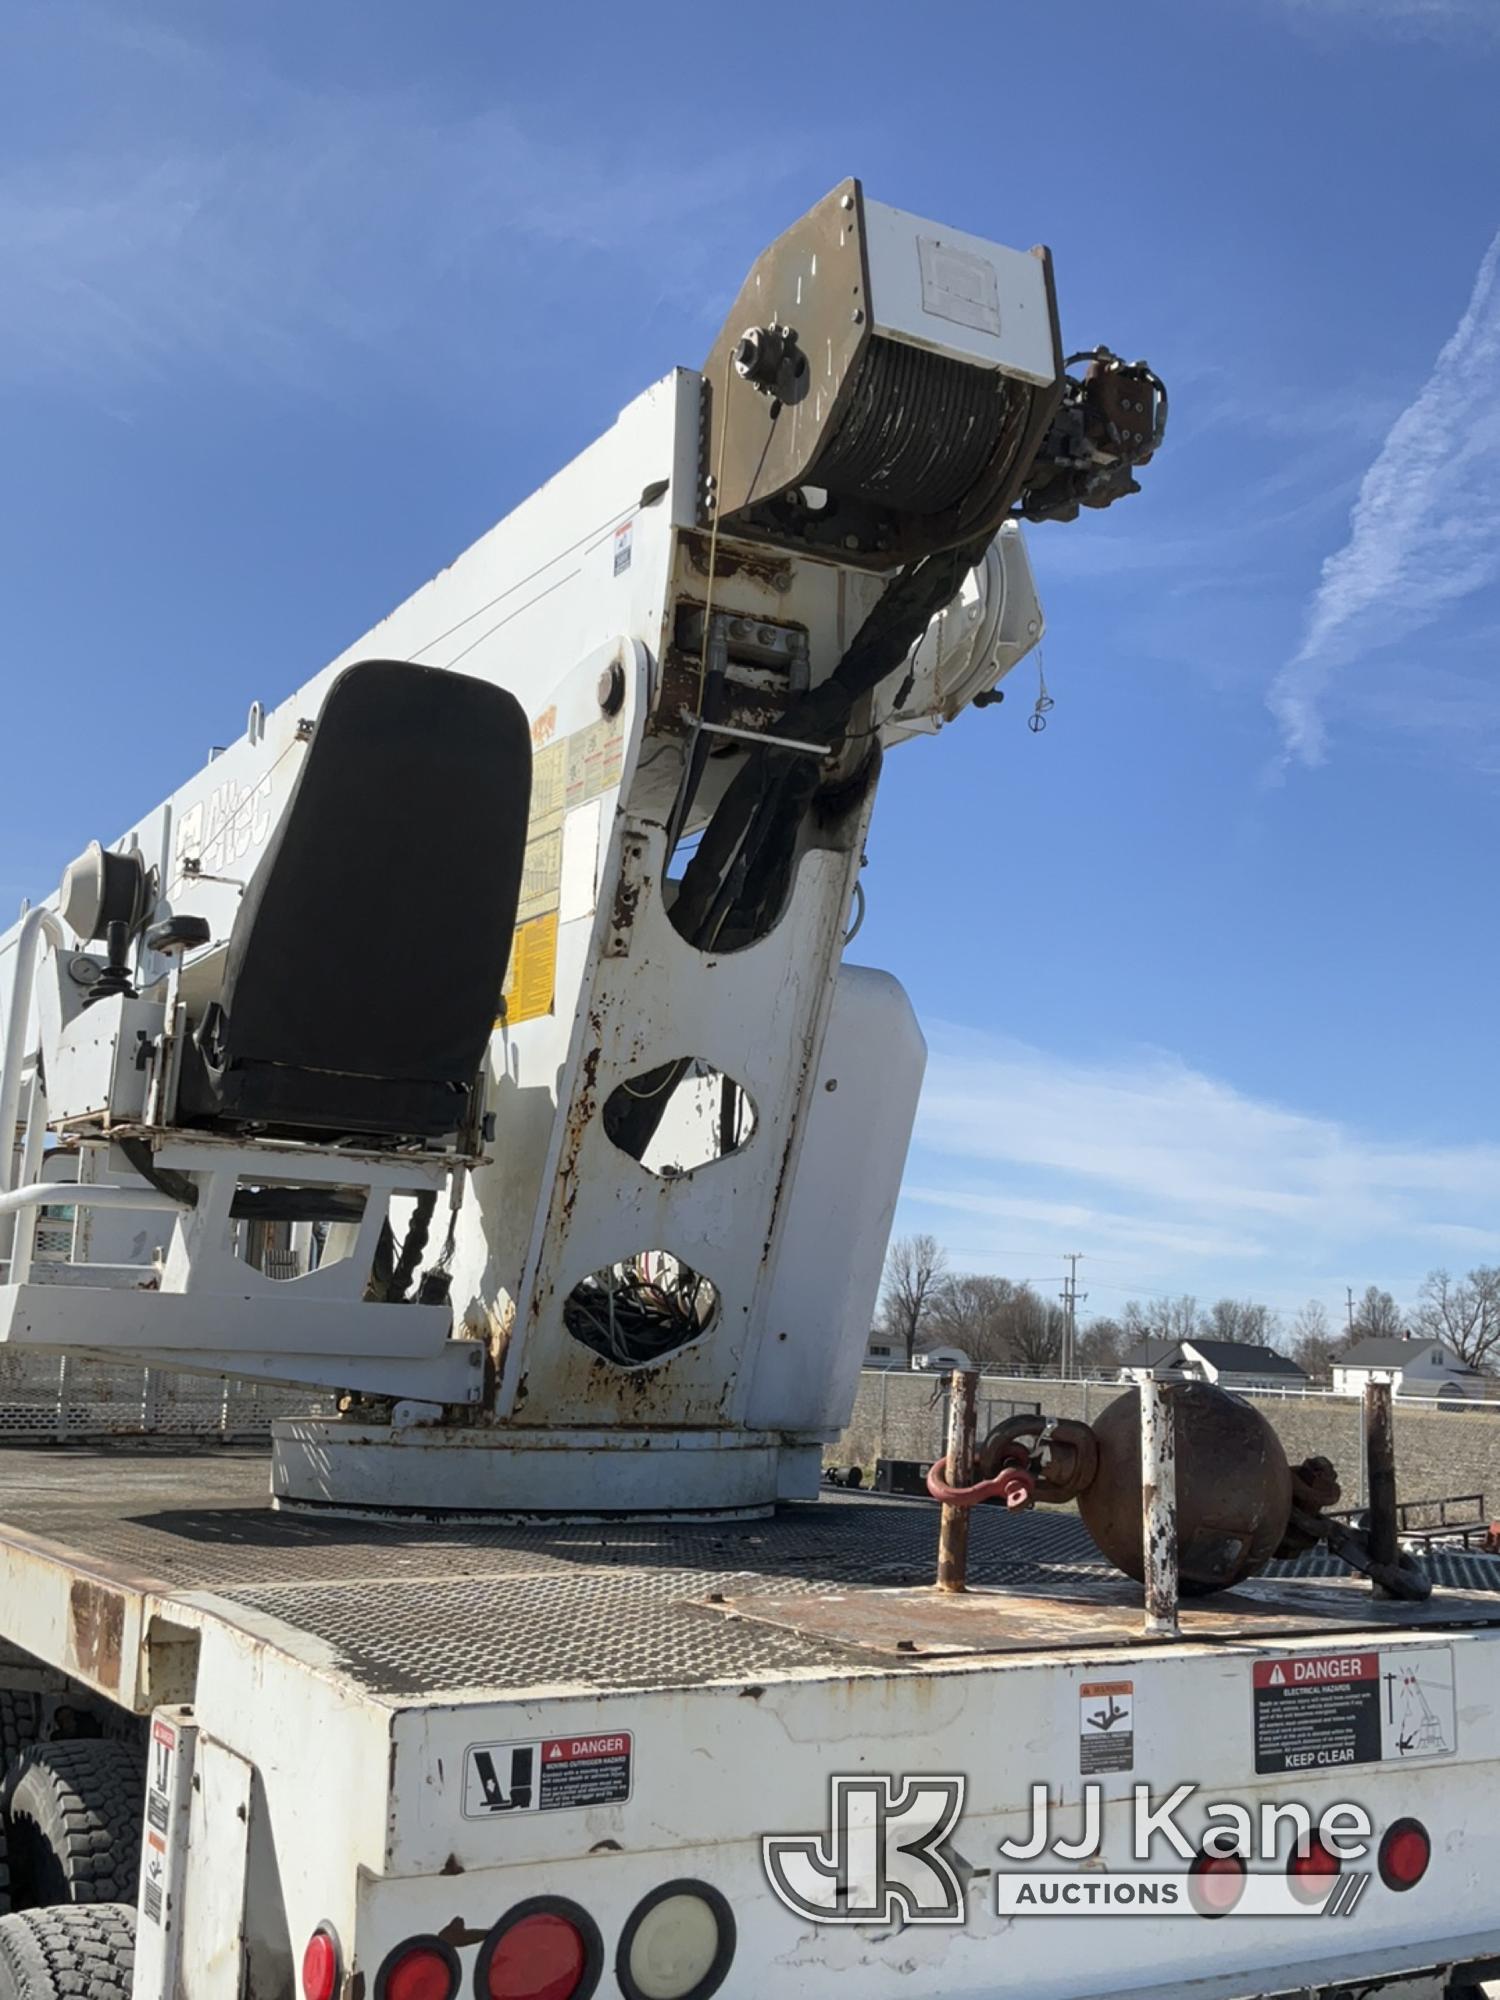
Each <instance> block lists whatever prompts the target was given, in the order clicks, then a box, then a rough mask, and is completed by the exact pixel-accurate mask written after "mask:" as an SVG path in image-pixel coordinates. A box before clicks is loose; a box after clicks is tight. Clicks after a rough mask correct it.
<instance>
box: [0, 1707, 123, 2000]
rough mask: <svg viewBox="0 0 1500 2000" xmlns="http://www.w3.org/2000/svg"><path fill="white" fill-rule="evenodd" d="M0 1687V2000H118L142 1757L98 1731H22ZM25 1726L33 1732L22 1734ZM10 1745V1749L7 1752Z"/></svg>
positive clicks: (22, 1716)
mask: <svg viewBox="0 0 1500 2000" xmlns="http://www.w3.org/2000/svg"><path fill="white" fill-rule="evenodd" d="M24 1700H25V1698H24V1697H18V1696H14V1695H12V1696H5V1695H0V1732H3V1733H4V1736H5V1739H6V1741H5V1748H6V1750H7V1752H8V1753H9V1758H8V1761H9V1760H10V1759H13V1760H14V1761H9V1771H8V1775H7V1778H6V1782H5V1790H4V1814H3V1817H0V1912H3V1911H5V1910H9V1911H10V1912H11V1914H9V1915H3V1914H0V2000H130V1988H131V1981H132V1978H133V1974H134V1959H135V1902H136V1883H137V1877H138V1876H139V1873H140V1848H141V1808H142V1793H143V1790H144V1782H145V1778H144V1766H143V1763H142V1759H141V1755H140V1752H139V1751H138V1750H137V1749H136V1748H135V1746H134V1745H133V1744H130V1743H122V1742H116V1741H113V1740H111V1739H108V1738H104V1737H94V1738H88V1737H84V1738H77V1739H74V1740H72V1741H65V1742H58V1743H37V1742H35V1741H34V1740H33V1741H29V1742H28V1740H27V1738H26V1736H25V1734H24V1732H25V1730H26V1724H27V1722H28V1720H29V1719H30V1718H29V1717H28V1716H27V1714H26V1712H25V1710H24V1708H23V1709H22V1710H21V1711H20V1712H17V1710H16V1707H15V1704H16V1703H18V1702H24ZM33 1734H34V1732H33ZM17 1753H19V1754H17Z"/></svg>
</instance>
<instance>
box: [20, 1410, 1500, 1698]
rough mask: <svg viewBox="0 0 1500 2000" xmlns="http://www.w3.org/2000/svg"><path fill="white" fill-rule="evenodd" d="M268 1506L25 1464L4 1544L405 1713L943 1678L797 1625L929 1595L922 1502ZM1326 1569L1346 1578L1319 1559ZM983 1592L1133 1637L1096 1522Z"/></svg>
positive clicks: (160, 1470) (1020, 1542) (75, 1467)
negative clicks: (531, 1513) (459, 1515)
mask: <svg viewBox="0 0 1500 2000" xmlns="http://www.w3.org/2000/svg"><path fill="white" fill-rule="evenodd" d="M266 1486H267V1459H266V1455H265V1454H264V1453H263V1452H245V1451H233V1450H223V1449H213V1448H210V1449H208V1450H203V1451H195V1452H184V1451H180V1450H178V1451H167V1450H160V1449H149V1450H148V1449H142V1448H141V1447H139V1446H112V1447H108V1448H104V1449H98V1450H87V1449H77V1448H57V1449H52V1450H48V1449H45V1448H43V1449H3V1450H0V1542H4V1541H5V1540H6V1539H7V1538H9V1537H10V1536H11V1534H12V1533H13V1532H14V1536H15V1539H16V1540H17V1541H20V1540H22V1539H25V1538H34V1543H35V1542H39V1543H40V1544H43V1545H49V1546H50V1548H51V1549H52V1551H53V1552H54V1553H55V1555H56V1556H57V1557H59V1558H61V1559H63V1560H66V1561H73V1560H76V1561H77V1562H79V1563H80V1564H83V1565H87V1566H88V1567H89V1568H90V1570H91V1571H92V1572H93V1573H95V1574H102V1575H105V1576H107V1577H111V1578H115V1579H118V1580H119V1583H120V1585H121V1587H122V1588H125V1589H129V1590H133V1591H146V1590H151V1591H154V1592H155V1593H157V1594H158V1595H186V1594H189V1593H194V1594H201V1593H205V1592H208V1593H212V1594H213V1595H214V1596H216V1597H217V1598H218V1599H219V1600H220V1601H221V1602H222V1603H223V1605H224V1608H225V1612H226V1614H227V1615H229V1616H233V1615H234V1613H235V1611H236V1609H239V1610H243V1611H244V1612H248V1613H255V1614H258V1616H259V1618H261V1619H265V1618H272V1619H276V1620H279V1621H281V1623H282V1624H283V1625H284V1626H286V1627H289V1628H291V1629H292V1630H293V1631H294V1632H297V1633H301V1634H305V1635H307V1636H308V1637H309V1638H311V1639H313V1640H316V1641H319V1642H321V1644H322V1645H323V1646H324V1647H326V1648H328V1649H329V1650H330V1651H331V1653H332V1655H333V1658H334V1660H335V1661H336V1662H337V1664H338V1667H339V1670H340V1671H341V1672H342V1673H343V1674H344V1675H345V1676H347V1678H348V1679H349V1680H350V1681H351V1682H353V1683H354V1684H356V1685H357V1686H359V1687H362V1688H365V1689H367V1690H369V1691H370V1692H371V1693H373V1694H378V1695H380V1696H384V1697H386V1698H392V1699H397V1700H399V1699H403V1698H407V1697H412V1698H417V1697H424V1698H429V1699H438V1700H441V1699H444V1698H447V1697H453V1696H457V1695H460V1694H463V1695H470V1696H472V1695H473V1694H474V1693H475V1692H476V1691H481V1690H482V1691H489V1692H493V1693H495V1694H502V1693H510V1692H514V1691H515V1690H517V1689H521V1688H539V1687H544V1686H545V1687H549V1688H557V1687H559V1686H568V1687H571V1688H581V1689H588V1688H601V1689H603V1688H622V1687H646V1686H695V1685H703V1684H705V1683H709V1682H715V1681H738V1682H748V1681H756V1680H759V1679H763V1678H766V1677H771V1676H778V1675H782V1674H786V1673H788V1672H798V1671H808V1670H812V1671H819V1670H821V1671H823V1672H838V1671H840V1670H849V1669H857V1668H860V1667H871V1666H877V1665H878V1666H879V1667H881V1668H882V1669H883V1670H885V1671H887V1672H889V1671H914V1672H917V1671H921V1670H922V1664H921V1659H920V1657H917V1656H910V1655H905V1656H901V1655H897V1656H893V1655H892V1654H891V1653H890V1652H886V1651H883V1650H881V1647H880V1645H879V1642H869V1641H867V1642H866V1643H864V1644H861V1643H857V1642H855V1641H852V1640H851V1637H850V1633H849V1631H847V1630H843V1631H834V1632H830V1631H828V1630H827V1629H815V1628H817V1627H819V1626H822V1625H826V1619H825V1617H824V1614H823V1613H822V1612H821V1610H820V1611H818V1612H813V1613H811V1614H810V1615H809V1616H808V1617H806V1618H803V1619H797V1620H796V1624H795V1625H794V1624H793V1623H792V1622H791V1619H795V1606H796V1603H797V1601H799V1600H800V1601H801V1602H804V1603H809V1602H811V1601H812V1600H816V1599H820V1598H821V1599H827V1598H830V1597H842V1598H843V1599H845V1600H848V1599H849V1598H851V1597H854V1596H865V1595H873V1593H874V1592H877V1591H881V1590H884V1591H890V1590H893V1589H902V1588H907V1589H914V1588H917V1587H920V1586H923V1585H925V1584H927V1583H929V1582H930V1581H931V1578H932V1575H933V1568H934V1562H935V1556H936V1546H937V1511H936V1509H935V1508H933V1507H932V1506H930V1505H928V1504H927V1503H925V1502H923V1501H920V1500H917V1501H903V1500H886V1499H876V1498H874V1497H873V1496H863V1497H862V1496H854V1495H846V1494H842V1493H837V1492H833V1491H829V1492H827V1493H825V1495H824V1497H823V1498H822V1499H821V1500H820V1501H818V1502H817V1503H816V1504H811V1505H806V1506H799V1507H790V1508H786V1509H784V1510H783V1511H782V1512H781V1513H780V1514H778V1516H777V1517H776V1518H775V1519H774V1520H770V1521H759V1522H746V1523H739V1524H699V1525H676V1524H654V1523H653V1524H625V1523H619V1524H609V1525H590V1526H582V1525H577V1526H575V1525H568V1524H554V1525H537V1526H529V1527H517V1526H494V1527H474V1526H453V1527H431V1526H426V1525H424V1526H421V1527H414V1528H410V1529H407V1528H403V1527H400V1526H397V1525H393V1524H387V1523H367V1522H355V1521H340V1520H336V1519H335V1520H329V1519H315V1518H309V1517H305V1516H294V1515H287V1514H278V1513H274V1512H272V1510H271V1509H270V1507H269V1505H268V1504H267V1502H266V1499H265V1494H266ZM1452 1560H1454V1559H1453V1558H1447V1559H1445V1558H1443V1557H1441V1556H1440V1557H1438V1558H1437V1559H1436V1561H1435V1565H1434V1570H1435V1574H1437V1575H1438V1578H1439V1581H1448V1580H1449V1579H1448V1578H1447V1577H1446V1576H1445V1575H1444V1574H1443V1568H1444V1564H1445V1561H1452ZM1461 1562H1462V1568H1463V1572H1464V1573H1463V1574H1462V1576H1457V1575H1455V1576H1454V1577H1453V1579H1452V1580H1453V1581H1455V1582H1461V1583H1462V1584H1463V1585H1464V1586H1466V1587H1468V1588H1470V1589H1473V1588H1475V1587H1476V1586H1478V1585H1479V1576H1480V1575H1483V1574H1489V1575H1491V1576H1492V1577H1493V1579H1494V1582H1493V1584H1492V1586H1491V1587H1492V1588H1495V1589H1500V1562H1497V1561H1496V1560H1495V1559H1494V1558H1485V1557H1481V1556H1478V1555H1475V1554H1472V1553H1471V1554H1468V1555H1466V1556H1462V1557H1461ZM1476 1565H1488V1568H1487V1570H1485V1569H1480V1570H1478V1571H1477V1572H1476V1567H1475V1566H1476ZM1278 1567H1279V1569H1280V1570H1281V1571H1282V1572H1283V1573H1285V1572H1286V1571H1288V1570H1289V1569H1291V1570H1295V1569H1296V1567H1297V1566H1287V1565H1281V1566H1278ZM1310 1567H1311V1568H1312V1569H1313V1570H1314V1573H1320V1574H1333V1573H1334V1572H1333V1570H1332V1568H1331V1567H1329V1568H1327V1569H1324V1568H1323V1566H1322V1565H1321V1564H1319V1563H1317V1562H1316V1559H1315V1560H1314V1563H1313V1565H1310ZM970 1578H971V1581H972V1582H973V1583H974V1584H975V1585H982V1586H993V1587H1004V1588H1005V1589H1006V1590H1007V1591H1008V1592H1012V1593H1015V1596H1016V1600H1017V1610H1018V1614H1019V1607H1020V1601H1021V1600H1022V1599H1024V1600H1025V1602H1026V1603H1027V1605H1028V1606H1029V1610H1028V1613H1027V1616H1028V1618H1030V1619H1032V1620H1033V1621H1035V1622H1034V1624H1033V1627H1032V1630H1031V1633H1030V1636H1029V1637H1028V1639H1027V1641H1026V1643H1027V1645H1028V1647H1030V1648H1032V1649H1034V1648H1035V1647H1036V1646H1037V1645H1038V1644H1046V1643H1053V1644H1059V1645H1067V1646H1069V1647H1077V1646H1078V1645H1079V1644H1081V1643H1084V1644H1089V1643H1091V1644H1105V1645H1108V1644H1119V1643H1121V1642H1122V1639H1123V1638H1125V1637H1127V1636H1129V1634H1128V1627H1129V1623H1130V1621H1129V1620H1128V1619H1126V1618H1122V1616H1121V1602H1120V1593H1121V1592H1122V1591H1125V1592H1127V1593H1128V1586H1125V1585H1122V1584H1121V1583H1120V1582H1119V1580H1118V1579H1115V1578H1114V1577H1113V1575H1112V1573H1110V1572H1108V1571H1107V1570H1106V1569H1105V1568H1104V1566H1103V1564H1102V1562H1101V1559H1100V1557H1099V1556H1098V1555H1097V1553H1096V1552H1095V1551H1094V1549H1093V1547H1092V1544H1091V1543H1090V1542H1089V1540H1088V1537H1087V1535H1086V1533H1085V1532H1084V1530H1083V1527H1082V1525H1081V1523H1080V1522H1079V1521H1078V1520H1077V1518H1076V1517H1075V1516H1073V1515H1069V1514H1065V1513H1060V1512H1054V1511H1038V1512H1036V1513H1032V1514H1023V1515H1013V1514H1008V1513H1006V1512H1004V1511H1003V1510H1001V1509H998V1508H985V1509H982V1510H981V1511H980V1513H979V1514H978V1515H977V1516H976V1518H975V1521H974V1524H973V1532H972V1537H971V1546H970ZM1292 1587H1293V1588H1294V1587H1295V1585H1293V1586H1292ZM1479 1587H1482V1586H1479ZM1277 1594H1278V1596H1280V1595H1284V1594H1286V1591H1285V1589H1283V1588H1281V1587H1278V1592H1277ZM1309 1595H1310V1597H1311V1598H1313V1599H1314V1600H1315V1601H1316V1609H1315V1610H1312V1609H1311V1607H1310V1611H1309V1618H1305V1619H1304V1620H1303V1621H1302V1623H1301V1629H1307V1627H1308V1623H1309V1621H1310V1622H1311V1624H1312V1626H1313V1627H1314V1628H1315V1629H1316V1628H1319V1627H1321V1626H1322V1625H1323V1623H1324V1622H1325V1621H1326V1623H1327V1624H1328V1625H1329V1626H1330V1627H1331V1628H1332V1629H1339V1628H1340V1626H1342V1627H1343V1628H1344V1629H1348V1626H1349V1624H1350V1623H1352V1622H1354V1621H1355V1620H1356V1619H1357V1618H1358V1616H1359V1615H1360V1606H1361V1605H1366V1606H1367V1605H1368V1599H1367V1598H1363V1597H1361V1596H1360V1594H1359V1593H1357V1592H1356V1593H1349V1592H1345V1593H1341V1595H1343V1596H1345V1597H1347V1598H1348V1599H1349V1609H1348V1611H1347V1612H1346V1614H1345V1616H1344V1617H1343V1618H1339V1617H1338V1616H1337V1615H1335V1613H1334V1612H1333V1611H1332V1610H1330V1609H1328V1608H1327V1597H1328V1593H1327V1591H1326V1587H1324V1588H1322V1589H1319V1588H1318V1587H1317V1585H1316V1584H1314V1585H1313V1586H1312V1588H1311V1590H1310V1592H1309ZM762 1597H764V1598H770V1599H775V1600H777V1606H776V1608H777V1611H778V1612H779V1613H780V1614H781V1618H782V1619H786V1620H787V1621H788V1622H780V1620H778V1622H777V1623H775V1624H772V1623H769V1622H766V1621H765V1620H764V1619H763V1618H762V1617H760V1616H754V1615H752V1616H749V1617H733V1616H726V1615H725V1610H724V1608H723V1606H722V1605H721V1604H716V1603H715V1602H714V1601H713V1600H716V1599H718V1600H730V1599H732V1600H734V1601H735V1603H736V1605H737V1607H738V1608H740V1609H742V1610H753V1609H754V1605H753V1600H755V1599H757V1598H762ZM1060 1599H1066V1600H1068V1601H1069V1602H1070V1603H1071V1606H1072V1610H1071V1611H1070V1612H1069V1613H1067V1614H1065V1615H1064V1616H1063V1617H1061V1618H1059V1619H1058V1621H1057V1629H1056V1630H1055V1631H1053V1632H1052V1633H1051V1634H1050V1635H1047V1636H1043V1637H1038V1634H1039V1633H1045V1627H1046V1605H1047V1603H1048V1601H1049V1600H1050V1601H1051V1602H1053V1603H1056V1602H1057V1601H1058V1600H1060ZM746 1600H750V1602H748V1603H747V1602H746ZM1223 1601H1225V1602H1227V1601H1228V1600H1223ZM1090 1603H1092V1604H1093V1605H1094V1619H1093V1622H1092V1625H1091V1623H1090V1618H1089V1615H1088V1605H1089V1604H1090ZM769 1608H770V1607H769V1606H767V1609H769ZM789 1608H790V1614H791V1618H790V1619H789V1618H788V1611H789ZM915 1608H917V1609H920V1600H917V1601H916V1602H915ZM1080 1609H1082V1610H1083V1613H1084V1615H1083V1616H1082V1617H1081V1618H1080V1617H1079V1616H1078V1615H1077V1614H1078V1612H1079V1610H1080ZM1470 1615H1471V1616H1472V1615H1473V1614H1472V1612H1471V1613H1470ZM1494 1616H1495V1618H1496V1620H1497V1621H1500V1598H1497V1599H1496V1601H1495V1605H1494ZM1021 1622H1024V1621H1022V1620H1020V1618H1019V1616H1018V1625H1019V1624H1020V1623H1021ZM1226 1623H1227V1624H1232V1623H1233V1619H1232V1617H1231V1618H1229V1619H1228V1620H1227V1621H1226ZM797 1627H800V1628H801V1629H797Z"/></svg>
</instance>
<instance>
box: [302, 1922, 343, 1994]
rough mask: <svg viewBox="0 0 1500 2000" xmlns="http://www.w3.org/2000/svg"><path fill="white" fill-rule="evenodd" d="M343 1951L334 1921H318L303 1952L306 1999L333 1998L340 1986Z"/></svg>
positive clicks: (304, 1992)
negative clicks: (330, 1922)
mask: <svg viewBox="0 0 1500 2000" xmlns="http://www.w3.org/2000/svg"><path fill="white" fill-rule="evenodd" d="M341 1960H342V1954H341V1952H340V1951H339V1940H338V1933H337V1932H336V1931H335V1930H334V1928H333V1925H332V1924H319V1925H318V1928H317V1929H316V1930H315V1931H314V1932H313V1934H312V1936H311V1937H310V1938H309V1939H308V1940H307V1948H306V1950H305V1951H304V1952H303V1954H302V1993H303V2000H334V1995H335V1994H336V1993H337V1992H338V1990H339V1977H340V1974H341V1972H342V1969H343V1968H342V1963H341Z"/></svg>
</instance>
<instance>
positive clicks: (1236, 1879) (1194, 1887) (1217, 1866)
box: [1188, 1854, 1245, 1917]
mask: <svg viewBox="0 0 1500 2000" xmlns="http://www.w3.org/2000/svg"><path fill="white" fill-rule="evenodd" d="M1244 1889H1245V1864H1244V1862H1243V1861H1242V1860H1241V1859H1240V1857H1239V1855H1237V1854H1200V1855H1199V1856H1198V1859H1197V1860H1196V1861H1195V1862H1194V1863H1193V1865H1192V1867H1191V1868H1190V1869H1189V1870H1188V1897H1189V1900H1190V1901H1191V1903H1192V1905H1193V1908H1194V1909H1195V1910H1196V1911H1197V1912H1198V1914H1199V1916H1200V1917H1224V1916H1227V1915H1228V1914H1229V1912H1230V1911H1231V1910H1232V1909H1233V1908H1234V1906H1235V1904H1236V1903H1237V1902H1238V1901H1239V1900H1240V1897H1241V1896H1242V1895H1243V1894H1244Z"/></svg>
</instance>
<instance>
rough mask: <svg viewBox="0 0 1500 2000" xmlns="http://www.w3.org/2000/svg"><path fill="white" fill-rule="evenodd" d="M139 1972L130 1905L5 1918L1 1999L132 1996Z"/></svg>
mask: <svg viewBox="0 0 1500 2000" xmlns="http://www.w3.org/2000/svg"><path fill="white" fill-rule="evenodd" d="M134 1974H135V1911H134V1910H133V1909H132V1908H131V1907H130V1905H129V1904H128V1903H91V1904H89V1905H88V1906H87V1907H86V1908H83V1907H80V1908H75V1909H61V1910H27V1911H26V1912H25V1913H24V1914H23V1915H21V1916H16V1917H0V2000H130V1985H131V1980H132V1979H133V1977H134Z"/></svg>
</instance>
